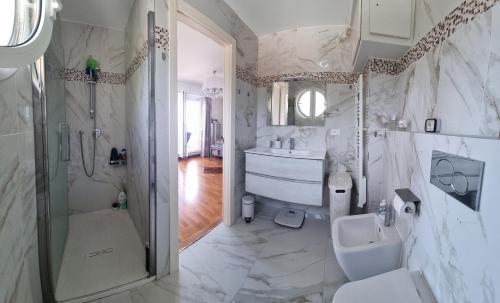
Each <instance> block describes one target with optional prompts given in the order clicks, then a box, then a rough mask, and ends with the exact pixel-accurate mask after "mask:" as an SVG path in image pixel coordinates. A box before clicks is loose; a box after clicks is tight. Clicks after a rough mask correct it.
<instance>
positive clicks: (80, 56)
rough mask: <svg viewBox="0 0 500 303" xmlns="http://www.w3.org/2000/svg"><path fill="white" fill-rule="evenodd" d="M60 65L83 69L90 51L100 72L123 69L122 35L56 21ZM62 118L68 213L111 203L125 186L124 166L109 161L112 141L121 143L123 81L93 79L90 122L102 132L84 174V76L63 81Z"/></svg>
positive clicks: (88, 138)
mask: <svg viewBox="0 0 500 303" xmlns="http://www.w3.org/2000/svg"><path fill="white" fill-rule="evenodd" d="M60 25H61V33H62V35H61V36H62V39H61V44H62V46H63V49H64V56H65V59H64V60H65V68H66V69H71V70H80V71H81V70H84V68H85V60H86V59H87V57H88V56H89V55H92V56H93V57H94V58H95V59H96V60H98V61H99V62H100V63H101V70H102V71H105V72H114V73H124V72H125V49H124V43H125V35H124V32H123V31H118V30H112V29H107V28H102V27H97V26H91V25H86V24H80V23H72V22H66V21H63V22H60ZM64 87H65V103H66V121H67V122H68V123H69V126H70V134H71V136H70V138H71V139H70V144H71V161H70V163H69V166H68V191H69V209H70V213H80V212H90V211H96V210H101V209H107V208H109V207H111V204H112V203H113V202H116V199H117V196H118V193H119V192H120V191H121V190H125V177H126V169H125V168H124V167H112V166H110V165H109V156H110V151H111V148H112V147H116V148H117V149H118V150H119V151H121V149H122V148H126V145H125V134H126V120H125V101H124V99H125V87H124V86H123V85H111V84H107V83H98V84H97V85H96V118H97V121H96V123H97V124H96V127H97V128H99V129H101V132H102V135H101V137H99V138H98V139H97V146H96V161H95V174H94V176H93V177H92V178H88V177H87V176H86V175H85V172H84V170H83V164H82V156H81V150H80V148H81V146H80V137H79V131H83V132H84V136H83V156H84V158H85V163H86V167H87V170H88V171H90V170H91V167H92V154H93V139H92V130H93V120H92V119H90V116H89V100H90V91H89V85H88V84H87V83H86V82H85V81H71V80H69V79H66V81H65V84H64Z"/></svg>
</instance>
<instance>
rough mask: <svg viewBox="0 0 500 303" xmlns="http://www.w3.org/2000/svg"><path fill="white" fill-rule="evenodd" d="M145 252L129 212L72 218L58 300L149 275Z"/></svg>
mask: <svg viewBox="0 0 500 303" xmlns="http://www.w3.org/2000/svg"><path fill="white" fill-rule="evenodd" d="M145 263H146V259H145V250H144V246H143V245H142V244H141V240H140V238H139V234H138V233H137V231H136V229H135V227H134V223H133V222H132V219H131V218H130V215H129V214H128V212H127V211H126V210H118V211H114V210H111V209H109V210H108V209H107V210H100V211H96V212H91V213H85V214H78V215H72V216H70V217H69V233H68V239H67V242H66V247H65V249H64V255H63V259H62V264H61V270H60V273H59V278H58V282H57V287H56V294H55V296H56V299H57V300H58V301H62V300H67V299H71V298H76V297H80V296H84V295H88V294H92V293H96V292H99V291H103V290H107V289H110V288H113V287H116V286H120V285H123V284H127V283H130V282H134V281H137V280H140V279H143V278H145V277H147V276H148V273H147V271H146V269H145Z"/></svg>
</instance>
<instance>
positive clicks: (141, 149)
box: [125, 0, 154, 243]
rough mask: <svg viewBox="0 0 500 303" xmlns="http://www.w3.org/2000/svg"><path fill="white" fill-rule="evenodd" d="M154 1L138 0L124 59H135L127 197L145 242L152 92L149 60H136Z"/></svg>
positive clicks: (129, 96)
mask: <svg viewBox="0 0 500 303" xmlns="http://www.w3.org/2000/svg"><path fill="white" fill-rule="evenodd" d="M153 9H154V2H153V1H152V0H136V1H135V2H134V5H133V6H132V9H131V11H130V16H129V20H128V23H127V26H126V28H125V58H126V59H125V61H126V64H127V67H129V66H130V64H132V63H134V62H136V64H137V66H136V67H135V68H134V72H133V73H131V74H130V75H129V78H128V81H127V83H126V84H125V118H126V121H127V125H126V138H125V141H126V145H127V146H128V149H127V152H128V153H127V161H128V163H127V180H126V183H127V186H126V187H127V200H128V210H129V213H130V217H131V218H132V221H133V222H134V224H135V227H136V228H137V231H138V233H139V236H140V237H141V240H142V242H143V243H146V242H147V241H148V239H149V226H148V223H149V155H148V148H145V147H147V146H148V145H149V133H148V121H149V120H148V119H149V111H148V109H149V105H148V104H149V94H148V62H147V60H144V61H142V62H141V61H139V63H137V61H134V59H135V58H137V57H139V56H141V53H142V50H143V48H144V46H145V45H146V44H147V39H148V37H147V29H148V23H147V13H148V11H153Z"/></svg>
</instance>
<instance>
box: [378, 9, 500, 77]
mask: <svg viewBox="0 0 500 303" xmlns="http://www.w3.org/2000/svg"><path fill="white" fill-rule="evenodd" d="M498 1H500V0H466V1H464V2H462V3H461V4H460V5H459V6H458V7H456V8H455V9H454V10H453V11H451V13H450V14H449V15H448V16H446V17H445V18H444V19H443V20H442V21H441V22H439V23H438V24H437V25H436V26H435V27H434V28H432V30H430V31H429V32H428V33H427V34H426V35H425V36H424V37H422V39H420V40H419V41H418V42H417V44H415V46H413V47H412V48H410V50H408V52H406V54H404V55H403V57H402V58H401V59H399V60H396V61H394V60H387V59H370V60H369V62H368V69H369V70H370V71H372V72H376V73H382V74H389V75H397V74H399V73H401V72H403V71H404V70H406V69H407V68H408V67H409V66H410V65H412V64H413V63H415V62H417V61H418V60H419V59H420V58H422V57H423V56H424V55H425V54H426V53H428V52H430V51H432V50H433V49H435V48H436V47H437V46H438V45H440V44H441V43H442V42H443V41H444V40H446V39H447V38H449V37H450V36H451V35H452V34H453V33H454V32H455V31H456V30H457V29H458V28H459V27H460V26H461V25H463V24H467V23H469V22H470V21H472V20H474V18H475V17H477V16H478V15H480V14H482V13H484V12H486V11H487V10H488V9H490V8H491V7H492V6H493V5H495V4H497V3H498Z"/></svg>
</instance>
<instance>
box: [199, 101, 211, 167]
mask: <svg viewBox="0 0 500 303" xmlns="http://www.w3.org/2000/svg"><path fill="white" fill-rule="evenodd" d="M211 124H212V100H211V99H210V98H204V100H203V114H202V122H201V125H202V128H203V129H202V137H201V138H202V139H201V156H202V157H210V145H211V141H212V140H211V138H212V134H211V129H212V128H211Z"/></svg>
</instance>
